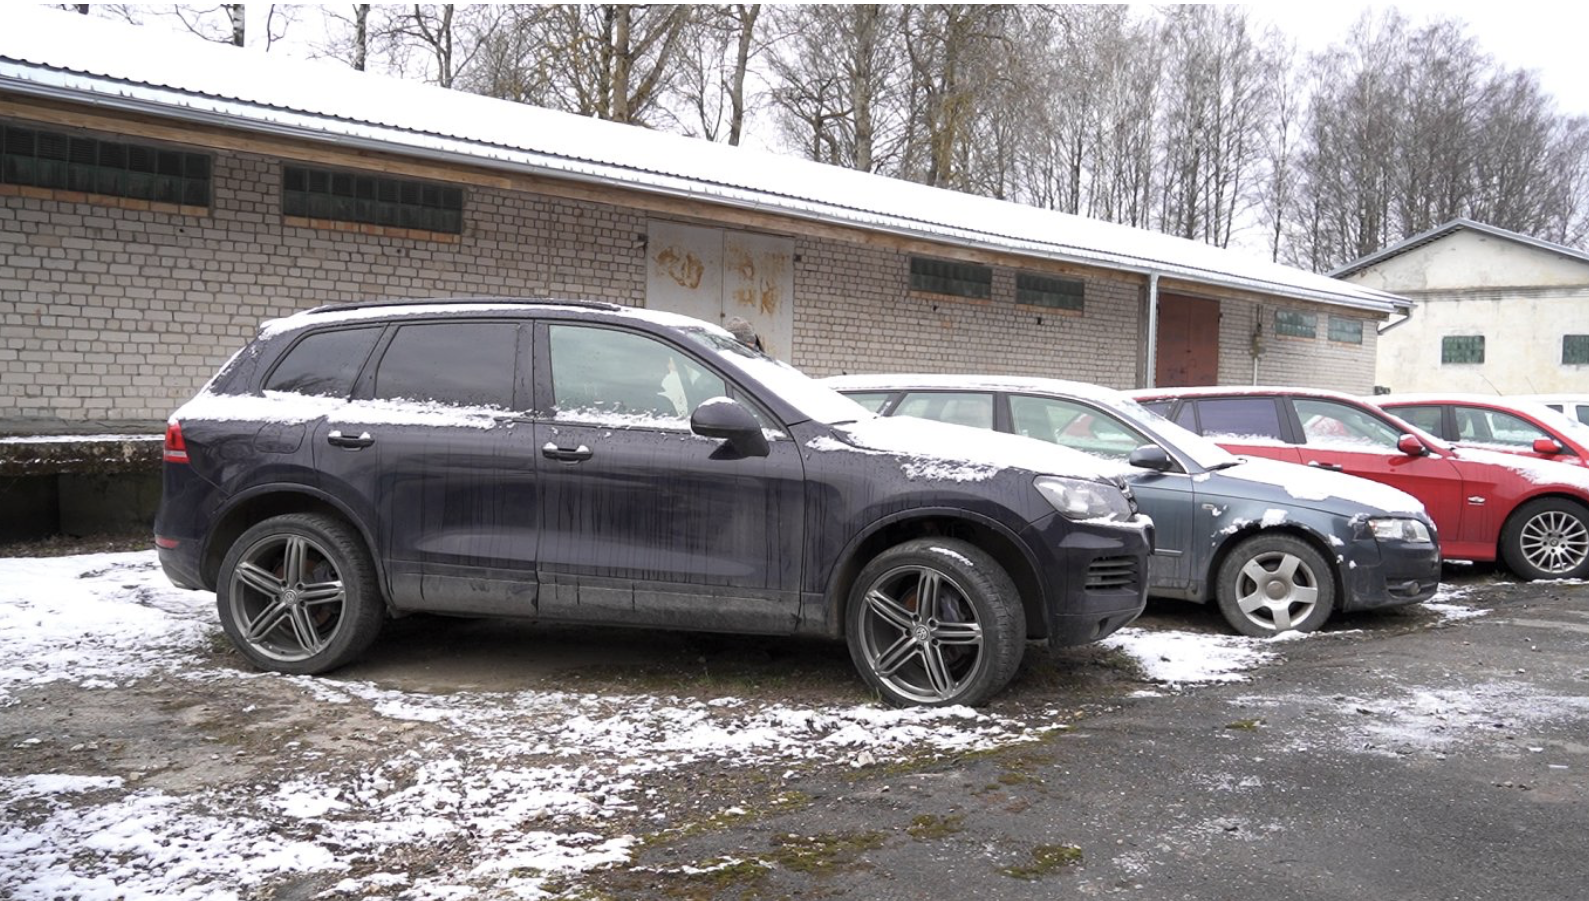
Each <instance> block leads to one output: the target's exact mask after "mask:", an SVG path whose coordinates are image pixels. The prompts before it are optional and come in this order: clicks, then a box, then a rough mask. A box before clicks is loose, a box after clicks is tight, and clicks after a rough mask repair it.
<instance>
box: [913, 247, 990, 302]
mask: <svg viewBox="0 0 1589 901" xmlns="http://www.w3.org/2000/svg"><path fill="white" fill-rule="evenodd" d="M910 288H911V290H912V291H927V292H929V293H932V294H953V295H955V296H956V297H975V298H981V299H986V298H988V297H992V296H993V269H992V268H991V267H989V266H978V265H977V264H975V263H951V262H949V261H948V260H930V259H927V258H925V257H911V258H910Z"/></svg>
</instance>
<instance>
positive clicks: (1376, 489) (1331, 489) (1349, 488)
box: [1219, 457, 1425, 514]
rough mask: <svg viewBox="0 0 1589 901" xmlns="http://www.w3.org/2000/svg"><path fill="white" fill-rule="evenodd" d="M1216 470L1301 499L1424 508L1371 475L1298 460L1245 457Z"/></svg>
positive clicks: (1413, 510) (1419, 510)
mask: <svg viewBox="0 0 1589 901" xmlns="http://www.w3.org/2000/svg"><path fill="white" fill-rule="evenodd" d="M1219 472H1220V475H1223V476H1225V477H1226V478H1233V479H1245V480H1246V481H1249V482H1259V483H1262V484H1264V485H1274V486H1276V487H1278V488H1280V489H1281V490H1283V491H1285V492H1286V493H1287V494H1289V495H1291V496H1292V497H1294V498H1296V499H1297V500H1298V501H1303V502H1312V501H1329V500H1343V501H1347V502H1349V503H1353V504H1358V505H1360V506H1363V507H1369V508H1374V509H1378V510H1381V511H1384V512H1386V513H1402V514H1405V513H1424V512H1425V511H1424V506H1423V503H1422V502H1421V501H1419V500H1418V499H1417V498H1415V497H1413V496H1412V495H1410V494H1408V493H1407V492H1405V491H1401V490H1399V489H1396V488H1392V487H1390V486H1389V485H1385V484H1382V483H1380V482H1375V481H1373V480H1372V479H1363V478H1358V477H1357V476H1349V475H1347V474H1345V473H1342V472H1332V471H1330V470H1328V469H1319V468H1317V467H1313V466H1303V465H1301V464H1299V463H1282V462H1280V461H1279V460H1265V459H1262V458H1251V457H1249V458H1245V459H1244V461H1243V462H1242V463H1240V464H1239V465H1237V466H1232V467H1231V468H1229V469H1223V470H1220V471H1219Z"/></svg>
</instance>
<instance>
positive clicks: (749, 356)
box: [683, 329, 877, 425]
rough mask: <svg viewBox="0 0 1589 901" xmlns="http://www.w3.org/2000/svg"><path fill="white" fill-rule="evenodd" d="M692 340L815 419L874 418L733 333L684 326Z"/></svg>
mask: <svg viewBox="0 0 1589 901" xmlns="http://www.w3.org/2000/svg"><path fill="white" fill-rule="evenodd" d="M683 331H684V333H685V334H687V335H689V336H690V338H691V339H693V340H694V341H695V342H696V343H698V344H701V345H703V346H705V347H707V348H709V349H711V350H713V351H715V352H716V356H717V357H718V359H720V360H723V361H724V362H726V363H728V364H729V365H731V366H734V367H736V368H738V369H739V370H740V371H742V372H744V373H745V374H746V375H748V376H750V377H751V378H753V379H755V380H756V381H758V382H760V383H762V384H763V385H766V386H767V387H768V388H771V389H772V390H773V391H774V392H776V393H777V394H778V395H779V396H780V397H782V398H783V399H784V400H785V401H788V402H789V403H791V404H793V405H794V406H795V407H796V408H798V409H799V410H800V411H801V412H803V413H805V414H806V415H807V416H809V417H811V418H812V419H814V420H816V421H817V422H821V423H826V424H828V425H834V424H837V423H841V422H858V421H860V420H863V419H876V418H877V414H876V413H873V412H872V411H870V410H868V409H866V408H865V407H863V406H861V405H860V404H858V403H856V402H855V401H853V400H850V399H849V398H848V397H845V396H844V395H842V394H840V393H839V392H837V391H834V390H833V389H832V388H829V387H827V386H826V385H823V384H822V383H820V382H818V381H817V380H816V379H813V378H811V377H810V376H808V375H806V374H805V373H803V372H801V371H800V370H798V369H796V368H794V367H793V366H790V365H789V364H788V363H784V362H781V361H779V360H774V359H773V358H772V357H769V356H767V355H766V354H764V353H762V352H761V351H759V350H755V349H753V348H749V347H746V346H745V345H743V344H741V343H739V342H738V341H736V340H734V338H733V336H731V335H729V334H727V333H722V334H719V333H717V332H715V331H708V330H706V329H684V330H683Z"/></svg>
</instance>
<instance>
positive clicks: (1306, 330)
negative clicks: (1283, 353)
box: [1275, 310, 1319, 338]
mask: <svg viewBox="0 0 1589 901" xmlns="http://www.w3.org/2000/svg"><path fill="white" fill-rule="evenodd" d="M1275 334H1277V335H1290V336H1291V337H1293V338H1317V337H1318V336H1319V316H1318V314H1317V313H1299V312H1297V311H1296V310H1275Z"/></svg>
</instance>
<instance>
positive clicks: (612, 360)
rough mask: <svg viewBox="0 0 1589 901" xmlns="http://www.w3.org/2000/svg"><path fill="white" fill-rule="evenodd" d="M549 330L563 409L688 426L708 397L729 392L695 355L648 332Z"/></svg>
mask: <svg viewBox="0 0 1589 901" xmlns="http://www.w3.org/2000/svg"><path fill="white" fill-rule="evenodd" d="M547 334H548V338H549V340H550V343H551V354H552V403H553V406H554V407H555V409H556V411H557V412H558V413H559V414H564V415H566V414H576V418H584V417H585V415H587V414H595V415H600V414H604V413H606V414H612V413H616V414H620V415H625V416H639V417H644V418H647V419H659V420H674V421H676V423H677V424H679V425H684V424H685V423H686V422H687V420H688V419H689V417H690V414H691V413H693V412H694V411H695V408H696V407H698V406H700V405H701V402H702V401H705V400H709V399H711V398H714V397H725V396H727V395H728V386H727V384H725V383H724V381H723V380H722V379H721V378H719V377H718V376H717V375H716V374H714V373H713V372H712V371H711V370H709V369H707V368H706V367H704V366H702V365H701V364H700V363H698V362H696V360H695V358H694V357H691V356H690V355H689V354H687V353H685V352H684V351H682V350H680V349H678V348H676V347H674V346H672V345H670V344H666V343H663V342H661V341H658V340H656V339H654V338H651V337H649V336H647V335H640V334H636V333H634V332H625V331H619V330H617V329H610V328H597V327H591V326H579V325H553V326H550V327H548V329H547ZM667 424H672V423H667Z"/></svg>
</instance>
